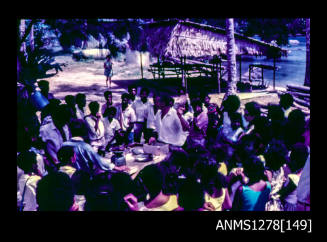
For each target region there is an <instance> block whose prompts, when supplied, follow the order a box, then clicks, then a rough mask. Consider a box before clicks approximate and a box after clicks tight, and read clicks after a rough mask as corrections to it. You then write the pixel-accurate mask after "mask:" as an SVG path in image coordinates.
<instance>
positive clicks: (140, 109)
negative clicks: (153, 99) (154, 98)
mask: <svg viewBox="0 0 327 242" xmlns="http://www.w3.org/2000/svg"><path fill="white" fill-rule="evenodd" d="M149 105H150V103H149V101H146V102H145V103H143V102H142V101H141V99H138V100H135V101H134V102H133V103H132V105H131V107H132V108H133V109H134V111H135V115H136V122H144V121H145V119H147V117H148V107H149Z"/></svg>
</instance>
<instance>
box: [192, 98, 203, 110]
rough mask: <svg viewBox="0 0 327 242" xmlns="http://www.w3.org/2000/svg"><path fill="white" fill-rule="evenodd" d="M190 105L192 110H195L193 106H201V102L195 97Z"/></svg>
mask: <svg viewBox="0 0 327 242" xmlns="http://www.w3.org/2000/svg"><path fill="white" fill-rule="evenodd" d="M191 105H192V108H193V110H195V108H196V107H197V106H200V107H201V108H202V102H201V101H200V100H198V99H195V100H194V99H193V100H192V103H191Z"/></svg>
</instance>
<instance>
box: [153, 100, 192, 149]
mask: <svg viewBox="0 0 327 242" xmlns="http://www.w3.org/2000/svg"><path fill="white" fill-rule="evenodd" d="M170 101H171V98H170V97H169V96H165V95H163V96H161V97H160V101H159V102H160V110H159V111H158V112H157V114H156V117H155V132H156V133H157V139H156V137H154V136H153V137H151V138H150V139H149V143H150V144H152V143H155V141H156V140H158V141H159V142H162V143H166V144H170V145H174V146H179V147H181V146H183V145H184V143H185V141H186V137H187V136H186V133H185V132H184V130H183V126H182V122H181V118H182V116H181V114H178V113H177V111H176V110H175V109H174V108H172V107H171V106H170ZM185 122H186V121H185ZM184 128H185V127H184Z"/></svg>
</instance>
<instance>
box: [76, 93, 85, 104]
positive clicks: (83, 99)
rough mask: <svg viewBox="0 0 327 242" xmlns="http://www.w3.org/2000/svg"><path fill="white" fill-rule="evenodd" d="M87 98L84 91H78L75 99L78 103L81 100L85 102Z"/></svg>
mask: <svg viewBox="0 0 327 242" xmlns="http://www.w3.org/2000/svg"><path fill="white" fill-rule="evenodd" d="M85 99H86V96H85V94H83V93H77V94H76V96H75V101H76V103H77V104H79V103H81V102H84V101H85Z"/></svg>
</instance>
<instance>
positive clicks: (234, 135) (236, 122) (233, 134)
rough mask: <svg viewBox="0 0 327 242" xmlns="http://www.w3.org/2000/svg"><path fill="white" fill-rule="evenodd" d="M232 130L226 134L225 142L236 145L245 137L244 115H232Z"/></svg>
mask: <svg viewBox="0 0 327 242" xmlns="http://www.w3.org/2000/svg"><path fill="white" fill-rule="evenodd" d="M229 117H230V121H231V129H230V130H229V132H228V133H225V136H224V138H225V141H227V142H228V143H230V144H235V143H236V142H238V141H239V140H240V139H241V137H242V136H243V135H244V130H243V128H242V115H241V114H240V113H231V114H230V116H229Z"/></svg>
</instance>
